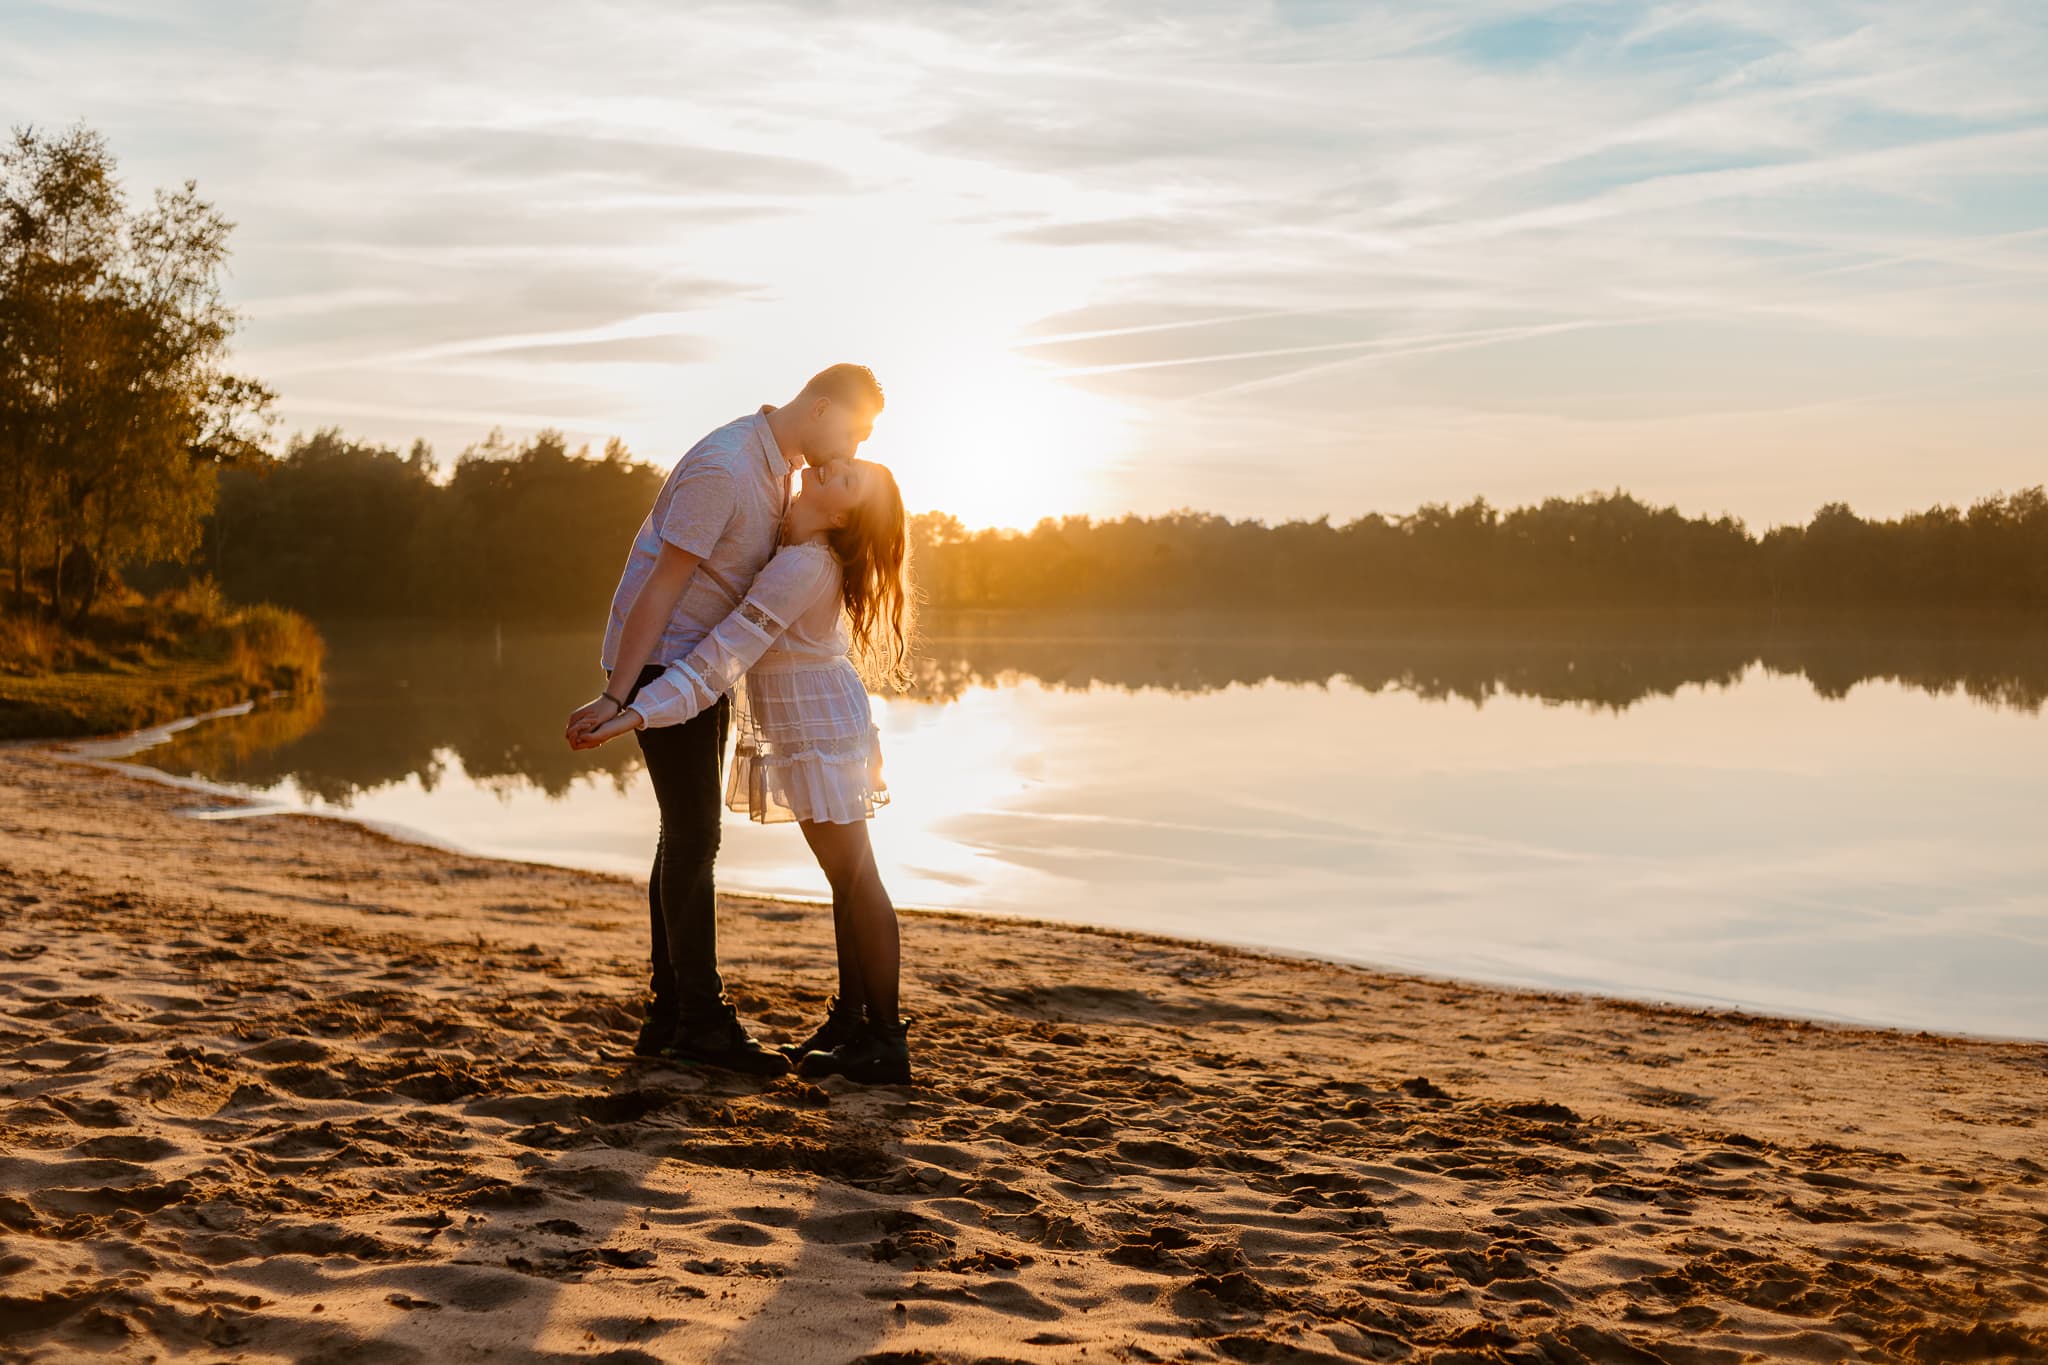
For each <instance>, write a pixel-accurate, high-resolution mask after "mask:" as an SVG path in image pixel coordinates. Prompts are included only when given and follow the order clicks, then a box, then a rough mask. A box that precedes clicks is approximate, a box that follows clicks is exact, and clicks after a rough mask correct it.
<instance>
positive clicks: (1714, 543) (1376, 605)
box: [192, 430, 2048, 624]
mask: <svg viewBox="0 0 2048 1365" xmlns="http://www.w3.org/2000/svg"><path fill="white" fill-rule="evenodd" d="M662 478H663V471H661V470H660V469H658V468H656V467H654V466H651V465H647V464H643V463H640V462H638V461H636V460H634V459H633V458H632V456H631V455H630V453H629V452H628V451H627V450H626V449H625V447H624V446H623V445H621V444H620V443H619V442H617V441H613V442H612V443H610V444H609V445H608V446H607V447H606V449H605V450H604V451H603V452H602V453H599V454H595V455H593V454H592V453H591V452H590V451H588V450H587V449H585V450H571V449H570V448H569V447H568V445H567V443H566V442H565V441H564V439H563V438H562V436H561V435H560V434H559V433H556V432H552V431H544V432H541V433H540V434H538V435H536V436H534V437H533V438H532V439H531V440H528V441H526V442H525V443H523V444H517V445H515V444H511V443H509V442H507V441H506V440H505V439H504V437H503V436H502V435H500V434H497V433H493V434H492V435H491V436H490V437H489V438H488V439H486V440H485V441H483V442H481V443H479V444H477V445H475V446H472V447H470V448H469V449H468V450H466V451H464V452H463V453H462V455H461V456H460V458H458V459H457V460H456V462H455V464H454V467H453V469H452V470H450V471H449V476H448V477H447V478H445V479H444V478H439V477H437V466H436V462H435V458H434V455H433V452H432V451H431V450H430V449H428V448H427V447H426V446H425V445H424V444H423V443H415V445H414V446H413V448H412V449H411V451H410V452H408V453H406V454H403V455H401V454H400V453H399V452H397V451H396V450H393V449H390V448H387V447H383V446H378V445H372V444H365V443H363V442H359V441H352V440H350V439H348V438H347V437H345V436H344V435H343V434H342V433H341V432H339V431H334V430H325V431H320V432H316V433H314V434H312V435H310V436H301V437H295V438H294V439H293V440H292V441H291V442H290V445H289V447H288V448H287V449H286V451H285V453H284V455H283V457H282V458H280V459H275V460H269V461H247V462H244V463H240V464H237V465H235V466H233V467H230V468H226V469H223V470H222V471H221V472H220V494H219V500H218V503H217V505H216V507H215V509H214V512H213V515H212V517H211V518H210V519H209V520H208V522H207V523H206V527H205V539H204V541H203V543H202V546H201V549H200V553H199V554H198V555H197V556H195V562H194V564H193V565H192V568H193V569H196V570H198V571H202V572H210V573H212V574H213V575H214V576H215V577H216V578H217V579H218V580H219V582H220V584H221V586H222V587H223V588H224V589H225V590H226V591H227V592H228V593H230V594H231V595H233V596H234V597H236V598H238V599H258V598H261V599H267V600H269V601H273V602H279V603H283V604H285V605H288V606H292V607H297V608H300V609H301V610H304V611H307V612H310V613H313V614H314V615H316V616H323V617H347V616H361V617H368V616H379V617H387V616H406V617H427V618H443V619H457V618H460V619H468V620H478V621H494V620H495V621H505V622H514V621H517V622H551V623H566V624H589V623H591V622H592V621H593V620H594V619H595V618H596V617H597V616H599V615H601V614H602V612H603V611H604V609H605V606H606V604H607V603H608V602H609V601H610V597H611V592H612V589H613V586H614V585H615V583H616V582H617V579H618V573H619V568H620V565H621V563H622V561H623V559H624V556H625V553H626V547H627V545H628V543H629V542H630V540H631V537H632V535H633V532H634V529H635V528H636V527H637V526H638V525H639V523H640V520H641V518H642V517H643V516H644V515H645V514H646V511H647V508H648V505H649V504H650V503H651V502H652V500H653V498H654V495H655V492H656V491H657V490H658V489H659V487H660V485H661V481H662ZM913 540H914V543H913V554H914V556H915V558H914V561H913V565H914V570H915V573H916V576H917V581H918V585H919V589H920V591H921V592H922V594H923V597H924V600H925V602H926V603H927V605H929V606H932V607H937V608H977V609H978V608H1013V607H1029V608H1045V607H1085V608H1144V609H1160V608H1186V607H1211V606H1214V607H1228V608H1310V609H1329V608H1345V609H1368V610H1380V609H1396V610H1398V609H1408V608H1432V609H1433V608H1446V607H1453V608H1466V607H1475V608H1584V607H1678V606H1741V607H1776V606H1797V607H1854V608H1865V607H1897V606H1913V607H2022V608H2042V607H2048V492H2044V490H2043V489H2042V488H2039V487H2036V488H2030V489H2025V490H2023V491H2020V492H2018V493H2014V494H2010V495H2003V496H1997V497H1988V498H1985V499H1983V500H1982V501H1980V502H1978V503H1976V504H1975V505H1974V506H1972V507H1970V508H1968V509H1967V510H1964V509H1958V508H1951V507H1936V508H1932V509H1930V510H1928V511H1925V512H1918V513H1914V514H1912V515H1909V516H1905V517H1900V518H1898V519H1896V520H1882V521H1879V520H1866V519H1864V518H1862V517H1859V516H1858V515H1856V513H1854V512H1853V511H1851V510H1850V509H1849V508H1848V507H1846V506H1843V505H1840V504H1831V505H1829V506H1827V507H1823V508H1821V509H1820V510H1819V511H1818V512H1817V513H1815V514H1814V516H1813V518H1812V520H1811V521H1809V522H1808V523H1807V524H1806V525H1804V526H1791V527H1778V528H1775V529H1773V530H1770V531H1768V532H1765V533H1763V534H1761V535H1758V534H1754V533H1752V532H1751V531H1750V530H1749V529H1748V528H1747V527H1746V526H1744V525H1743V523H1742V522H1740V521H1738V520H1735V519H1733V518H1730V517H1719V518H1708V517H1687V516H1685V515H1684V514H1682V513H1680V512H1678V511H1677V510H1676V509H1673V508H1668V507H1666V508H1658V507H1651V506H1648V505H1646V504H1644V503H1642V502H1640V501H1638V500H1637V499H1635V498H1634V497H1631V496H1630V495H1628V494H1626V493H1621V492H1614V493H1606V494H1593V495H1588V496H1583V497H1577V498H1551V499H1549V500H1547V501H1545V502H1544V503H1542V504H1541V505H1540V506H1533V507H1518V508H1515V509H1513V510H1509V511H1502V510H1499V509H1496V508H1494V507H1492V506H1490V505H1489V504H1488V503H1486V502H1485V501H1484V500H1475V501H1473V502H1470V503H1467V504H1466V505H1464V506H1462V507H1448V506H1435V505H1432V506H1425V507H1423V508H1421V509H1419V510H1417V511H1415V512H1413V513H1410V514H1407V515H1404V516H1380V515H1368V516H1364V517H1360V518H1358V519H1357V520H1355V521H1351V522H1348V523H1343V524H1336V523H1332V522H1331V521H1330V520H1328V519H1327V518H1324V519H1320V520H1317V521H1310V522H1287V523H1283V524H1281V525H1277V526H1268V525H1264V524H1262V523H1260V522H1256V521H1231V520H1228V519H1226V518H1223V517H1220V516H1211V515H1206V514H1202V513H1195V512H1177V513H1172V514H1169V515H1167V516H1160V517H1135V516H1132V517H1122V518H1118V519H1115V520H1109V521H1093V520H1090V519H1088V518H1085V517H1066V518H1061V519H1058V520H1047V521H1043V522H1040V523H1039V524H1038V525H1037V526H1036V527H1035V528H1033V529H1032V530H1030V531H1026V532H1017V531H1003V530H982V531H969V530H967V529H965V528H963V527H962V526H961V525H960V523H959V522H958V521H957V520H956V519H954V518H953V517H950V516H947V515H944V514H942V513H925V514H922V515H919V516H917V517H916V518H914V525H913Z"/></svg>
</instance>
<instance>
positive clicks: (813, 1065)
mask: <svg viewBox="0 0 2048 1365" xmlns="http://www.w3.org/2000/svg"><path fill="white" fill-rule="evenodd" d="M797 1074H799V1075H801V1076H806V1077H810V1078H812V1079H817V1078H819V1077H823V1076H844V1077H846V1079H847V1080H849V1081H853V1082H855V1083H856V1084H859V1085H908V1084H910V1026H909V1025H908V1024H906V1023H903V1022H902V1021H901V1020H898V1021H897V1022H896V1023H893V1024H878V1023H876V1022H874V1021H873V1020H872V1019H868V1020H863V1021H862V1023H861V1031H860V1036H859V1037H858V1038H855V1039H854V1040H853V1041H852V1042H849V1043H841V1044H840V1045H839V1046H838V1047H835V1048H833V1049H832V1050H831V1051H830V1052H809V1053H805V1054H804V1059H803V1060H802V1061H801V1062H799V1063H798V1064H797Z"/></svg>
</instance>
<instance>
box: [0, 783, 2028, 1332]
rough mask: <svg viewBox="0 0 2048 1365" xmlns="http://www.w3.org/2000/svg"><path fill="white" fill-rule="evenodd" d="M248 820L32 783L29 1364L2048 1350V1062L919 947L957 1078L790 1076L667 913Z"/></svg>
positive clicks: (1264, 978)
mask: <svg viewBox="0 0 2048 1365" xmlns="http://www.w3.org/2000/svg"><path fill="white" fill-rule="evenodd" d="M233 808H234V803H233V802H232V801H225V800H221V799H218V798H215V797H211V796H206V795H202V794H197V793H194V792H191V791H184V790H178V789H175V788H172V787H169V786H165V785H162V784H159V783H154V782H149V781H146V780H141V779H138V778H133V777H128V776H123V775H119V774H112V773H108V772H105V771H102V770H99V769H96V768H92V767H88V766H84V765H81V764H78V763H74V762H69V761H65V760H63V759H62V758H60V757H58V756H56V755H55V754H53V753H51V752H49V751H46V750H38V749H33V748H15V749H9V750H6V751H4V752H0V897H4V903H5V905H6V906H7V908H8V910H9V912H10V913H9V914H8V915H7V916H6V919H5V922H4V930H0V953H4V958H0V962H4V969H0V1061H4V1070H0V1269H4V1283H0V1359H4V1360H7V1361H69V1360H78V1359H82V1358H87V1357H95V1358H114V1359H132V1360H152V1359H154V1360H186V1359H190V1360H206V1361H249V1362H257V1361H302V1362H303V1361H330V1362H392V1363H393V1365H396V1363H398V1362H411V1361H433V1362H435V1363H436V1365H444V1363H450V1362H459V1361H471V1360H491V1361H528V1360H563V1361H568V1360H576V1361H612V1362H653V1361H718V1362H743V1361H762V1362H768V1361H775V1362H796V1361H817V1362H832V1363H833V1365H838V1363H840V1362H849V1361H856V1360H868V1361H900V1362H913V1361H919V1362H937V1361H961V1362H968V1361H1034V1362H1054V1361H1061V1362H1064V1361H1077V1360H1112V1361H1161V1360H1187V1361H1251V1362H1309V1361H1316V1362H1338V1361H1438V1362H1477V1361H1518V1362H1532V1363H1533V1362H1553V1363H1565V1362H1582V1361H1594V1362H1636V1361H1644V1362H1648V1361H1658V1362H1667V1363H1668V1365H1718V1363H1719V1362H1736V1361H1751V1360H1755V1361H1764V1360H1768V1361H1780V1360H1790V1361H1837V1360H1859V1361H1881V1360H1899V1361H1917V1362H1933V1361H1980V1360H1981V1361H1990V1360H2043V1359H2048V1183H2044V1182H2048V1045H2044V1044H2039V1043H2000V1042H1986V1041H1978V1040H1968V1039H1957V1038H1949V1037H1940V1036H1931V1035H1926V1034H1917V1035H1916V1034H1905V1033H1897V1032H1886V1031H1878V1030H1860V1029H1850V1028H1839V1027H1831V1026H1821V1025H1815V1024H1808V1023H1802V1022H1798V1021H1785V1020H1772V1019H1761V1018H1755V1017H1751V1016H1744V1015H1733V1014H1714V1013H1702V1012H1699V1011H1693V1010H1685V1009H1672V1008H1660V1007H1652V1006H1644V1005H1636V1004H1630V1003H1622V1002H1615V1001H1608V1000H1600V999H1589V998H1582V997H1574V996H1563V995H1547V994H1537V993H1529V992H1517V991H1507V990H1498V989H1492V988H1487V987H1479V986H1470V985H1462V984H1455V983H1446V982H1438V981H1431V980H1423V979H1418V978H1413V977H1406V976H1399V975H1392V974H1382V973H1375V972H1369V971H1363V970H1358V969H1354V968H1349V967H1340V966H1332V965H1324V964H1319V963H1312V962H1301V961H1293V960H1285V959H1278V958H1271V957H1263V956H1258V955H1254V954H1248V953H1243V952H1237V951H1231V950H1225V949H1215V948H1209V947H1205V946H1201V945H1197V944H1192V943H1186V942H1177V941H1172V940H1166V939H1160V938H1150V937H1143V936H1138V935H1131V934H1123V933H1113V932H1094V931H1088V930H1080V929H1074V928H1067V927H1059V926H1052V925H1046V924H1034V923H1020V922H1008V921H998V920H991V919H986V918H976V917H971V916H964V915H935V914H917V915H911V916H906V918H905V921H904V945H905V961H906V975H905V993H904V994H905V1005H906V1008H907V1009H908V1011H909V1012H910V1013H911V1014H912V1016H913V1017H914V1019H915V1024H914V1028H913V1032H912V1040H913V1044H914V1046H915V1048H916V1050H917V1057H918V1060H919V1063H920V1064H921V1068H922V1076H921V1083H920V1084H919V1085H917V1086H915V1087H905V1088H891V1089H879V1090H861V1089H858V1088H854V1087H850V1086H847V1085H845V1084H843V1083H841V1082H838V1081H831V1082H827V1083H825V1084H823V1085H817V1084H812V1083H808V1082H803V1081H799V1080H795V1079H785V1080H780V1081H775V1082H772V1083H756V1082H751V1081H747V1080H744V1079H741V1078H736V1077H730V1076H725V1075H721V1074H716V1073H699V1072H692V1071H688V1070H682V1069H677V1068H673V1067H667V1066H649V1065H641V1064H634V1063H631V1062H629V1061H625V1060H622V1059H621V1057H620V1054H621V1052H622V1050H623V1048H624V1047H625V1045H626V1044H627V1043H628V1042H629V1040H630V1036H631V1030H632V1026H633V1023H634V1018H635V1009H636V1006H637V1002H638V999H639V987H640V984H641V981H642V975H643V973H642V968H643V966H644V953H645V946H644V945H645V935H646V910H645V900H644V890H643V888H642V887H641V886H640V885H638V884H636V883H633V882H630V881H627V880H622V879H616V878H607V877H601V876H594V875H588V874H584V873H577V872H569V871H564V870H558V869H552V868H546V867H536V866H527V865H521V864H514V863H504V862H491V861H486V860H481V859H476V858H471V857H466V856H463V855H459V854H454V853H448V852H443V851H440V850H436V849H431V848H426V847H422V846H418V845H413V844H408V843H403V842H399V841H395V840H392V839H389V838H386V837H384V836H382V835H379V834H376V833H373V832H370V831H367V830H365V829H362V828H359V827H356V826H353V825H350V824H347V823H342V822H337V821H328V820H320V819H316V818H311V817H305V816H296V815H285V816H279V815H266V816H261V817H257V818H222V819H194V818H191V817H190V816H189V815H188V814H187V812H190V811H193V810H194V809H204V810H210V811H219V812H224V813H229V814H230V815H231V813H232V810H233ZM790 837H791V838H792V839H794V838H796V837H797V836H796V835H795V833H794V832H792V833H791V835H790ZM722 933H723V960H724V964H725V967H726V972H727V980H728V983H729V987H730V989H731V992H732V994H733V996H734V997H735V999H736V1000H737V1002H738V1003H739V1005H740V1008H741V1010H742V1012H743V1014H744V1015H745V1016H747V1017H748V1018H749V1019H751V1020H752V1021H753V1022H754V1023H755V1025H756V1026H757V1030H758V1031H760V1032H761V1033H763V1034H764V1036H768V1037H770V1038H772V1039H775V1040H780V1039H782V1038H787V1037H791V1036H794V1035H796V1034H799V1033H800V1032H802V1031H804V1030H806V1029H807V1028H808V1026H809V1024H810V1023H811V1022H812V1021H813V1020H814V1017H815V1016H816V1015H817V1013H818V1012H819V1011H820V1008H821V1006H822V1004H823V1002H824V1000H825V998H826V993H827V991H828V990H829V989H830V984H831V982H830V976H829V964H830V960H831V959H830V949H829V941H830V924H829V915H828V914H826V913H825V912H823V911H821V910H818V909H815V908H812V907H806V906H798V905H788V904H780V903H774V902H765V901H757V900H749V899H745V898H739V897H733V898H728V900H727V901H726V902H725V906H724V914H723V920H722Z"/></svg>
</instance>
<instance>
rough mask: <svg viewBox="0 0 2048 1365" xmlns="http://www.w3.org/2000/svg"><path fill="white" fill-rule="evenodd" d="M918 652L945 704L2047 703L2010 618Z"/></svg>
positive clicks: (2031, 650)
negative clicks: (964, 698) (1869, 687)
mask: <svg viewBox="0 0 2048 1365" xmlns="http://www.w3.org/2000/svg"><path fill="white" fill-rule="evenodd" d="M920 656H921V657H920V664H919V671H918V691H919V693H920V695H922V696H925V697H928V698H931V699H933V700H941V701H943V700H950V699H951V698H953V697H957V696H959V695H960V694H961V693H962V692H965V691H966V690H968V689H970V688H973V687H982V686H992V685H1000V684H1001V683H1002V682H1004V681H1006V680H1010V679H1015V678H1028V679H1032V680H1035V681H1037V682H1040V683H1042V684H1045V685H1047V686H1051V687H1055V688H1088V687H1098V686H1109V687H1119V688H1127V689H1133V690H1140V689H1158V690H1164V691H1173V692H1208V691H1214V690H1216V689H1218V688H1223V687H1229V686H1233V685H1245V686H1254V685H1257V684H1260V683H1265V682H1281V683H1307V684H1316V685H1321V686H1353V687H1358V688H1361V689H1363V690H1365V691H1368V692H1384V691H1405V692H1412V693H1414V694H1415V695H1417V696H1420V697H1423V698H1426V699H1428V700H1432V701H1444V700H1450V699H1452V698H1457V699H1461V700H1464V701H1469V702H1471V703H1473V704H1475V705H1483V704H1484V703H1485V702H1486V701H1487V699H1489V698H1491V697H1496V696H1512V697H1528V698H1534V699H1536V700H1540V701H1544V702H1549V703H1553V704H1557V705H1576V706H1587V707H1595V708H1600V709H1606V710H1614V711H1622V710H1626V709H1627V708H1628V707H1630V706H1633V705H1635V704H1636V703H1638V702H1641V701H1643V700H1645V699H1647V698H1651V697H1660V696H1670V695H1672V694H1674V693H1676V692H1677V691H1678V690H1679V689H1680V688H1682V687H1686V686H1699V685H1718V686H1727V685H1730V684H1732V683H1734V682H1735V681H1737V680H1738V679H1740V678H1741V677H1742V675H1743V674H1744V673H1745V672H1747V671H1748V670H1749V669H1750V668H1752V667H1755V666H1759V665H1760V666H1762V667H1763V668H1765V669H1766V670H1768V671H1770V672H1772V673H1776V674H1781V675H1786V676H1792V677H1803V678H1805V679H1806V680H1807V681H1808V682H1809V683H1810V684H1811V685H1812V686H1813V689H1814V691H1815V692H1817V693H1819V694H1820V695H1821V696H1824V697H1829V698H1839V697H1841V696H1843V695H1845V694H1846V693H1847V692H1848V691H1849V690H1850V689H1851V688H1853V687H1855V686H1856V685H1857V684H1859V683H1865V682H1878V681H1882V682H1891V683H1897V684H1900V685H1902V686H1906V687H1912V688H1917V689H1919V690H1922V691H1926V692H1931V693H1936V694H1947V693H1952V692H1961V693H1963V694H1965V695H1967V696H1969V697H1971V698H1974V699H1975V700H1977V701H1980V702H1984V703H1987V704H1991V705H1997V706H2004V707H2011V708H2014V709H2019V710H2024V711H2029V712H2037V711H2039V710H2040V709H2041V707H2042V705H2043V703H2044V702H2048V617H2041V616H2014V615H2011V614H2006V613H1986V614H1978V615H1960V614H1944V615H1925V616H1910V615H1903V614H1893V615H1888V616H1882V617H1878V616H1867V615H1842V614H1828V615H1821V614H1771V615H1759V614H1750V613H1734V612H1729V613H1715V612H1698V611H1694V612H1642V613H1631V612H1598V613H1557V614H1532V613H1527V612H1514V613H1499V614H1492V613H1458V614H1437V613H1432V614H1373V613H1356V614H1350V615H1345V614H1334V615H1333V614H1329V613H1324V614H1320V615H1317V616H1314V617H1308V618H1301V617H1293V618H1290V617H1275V616H1272V615H1267V616H1263V617H1251V616H1243V617H1239V616H1232V615H1226V614H1215V613H1204V614H1200V615H1191V614H1180V615H1174V614H1161V615H1149V616H1140V615H1126V614H1103V615H1070V614H1059V615H1053V614H1039V613H996V612H990V613H959V614H948V615H942V616H935V617H933V618H932V619H931V620H929V621H928V622H927V623H926V626H925V629H924V632H923V639H922V641H921V648H920Z"/></svg>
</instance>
